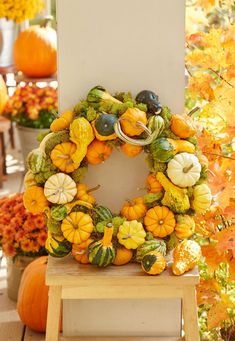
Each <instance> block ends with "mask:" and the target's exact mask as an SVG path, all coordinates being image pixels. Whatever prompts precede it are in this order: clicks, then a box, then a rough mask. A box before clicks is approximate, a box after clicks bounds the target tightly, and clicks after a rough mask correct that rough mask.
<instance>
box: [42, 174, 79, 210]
mask: <svg viewBox="0 0 235 341" xmlns="http://www.w3.org/2000/svg"><path fill="white" fill-rule="evenodd" d="M44 194H45V196H46V198H47V200H48V201H50V202H52V203H53V204H66V203H68V202H70V201H72V200H73V199H74V197H75V195H76V194H77V186H76V183H75V182H74V181H73V179H72V178H71V177H70V176H69V175H67V174H64V173H57V174H54V175H52V176H50V178H49V179H48V180H47V181H46V183H45V186H44Z"/></svg>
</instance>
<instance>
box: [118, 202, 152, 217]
mask: <svg viewBox="0 0 235 341" xmlns="http://www.w3.org/2000/svg"><path fill="white" fill-rule="evenodd" d="M146 212H147V207H146V206H145V204H144V199H143V198H142V197H137V198H135V199H133V200H132V201H126V202H125V203H124V205H123V207H122V209H121V215H122V216H123V217H125V218H127V219H128V220H138V219H140V218H143V217H144V216H145V214H146Z"/></svg>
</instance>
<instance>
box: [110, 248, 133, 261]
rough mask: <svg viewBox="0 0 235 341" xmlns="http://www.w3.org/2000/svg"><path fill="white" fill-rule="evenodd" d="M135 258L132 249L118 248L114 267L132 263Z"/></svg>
mask: <svg viewBox="0 0 235 341" xmlns="http://www.w3.org/2000/svg"><path fill="white" fill-rule="evenodd" d="M132 256H133V250H132V249H126V248H125V247H121V248H118V249H117V251H116V256H115V258H114V261H113V264H114V265H124V264H127V263H129V262H130V260H131V258H132Z"/></svg>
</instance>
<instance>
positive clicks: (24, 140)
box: [17, 125, 49, 168]
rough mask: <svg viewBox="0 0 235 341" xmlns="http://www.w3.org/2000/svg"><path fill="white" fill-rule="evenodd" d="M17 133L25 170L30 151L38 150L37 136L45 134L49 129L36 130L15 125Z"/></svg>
mask: <svg viewBox="0 0 235 341" xmlns="http://www.w3.org/2000/svg"><path fill="white" fill-rule="evenodd" d="M17 131H18V135H19V140H20V145H21V151H22V154H23V159H24V165H25V168H27V164H26V160H27V155H28V154H29V153H30V152H31V150H33V149H35V148H38V146H39V142H38V140H37V137H38V135H39V134H41V133H43V134H45V133H47V132H48V131H49V129H36V128H28V127H23V126H20V125H17Z"/></svg>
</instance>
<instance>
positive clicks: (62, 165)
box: [50, 142, 77, 173]
mask: <svg viewBox="0 0 235 341" xmlns="http://www.w3.org/2000/svg"><path fill="white" fill-rule="evenodd" d="M76 150H77V147H76V144H75V143H73V142H63V143H60V144H57V145H56V146H55V148H54V149H53V150H52V152H51V155H50V157H51V161H52V163H53V164H54V165H55V166H56V167H57V168H59V170H61V171H62V172H65V173H71V172H73V171H74V170H75V169H76V168H77V166H76V164H75V163H74V162H73V160H72V155H73V154H74V153H75V152H76Z"/></svg>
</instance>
